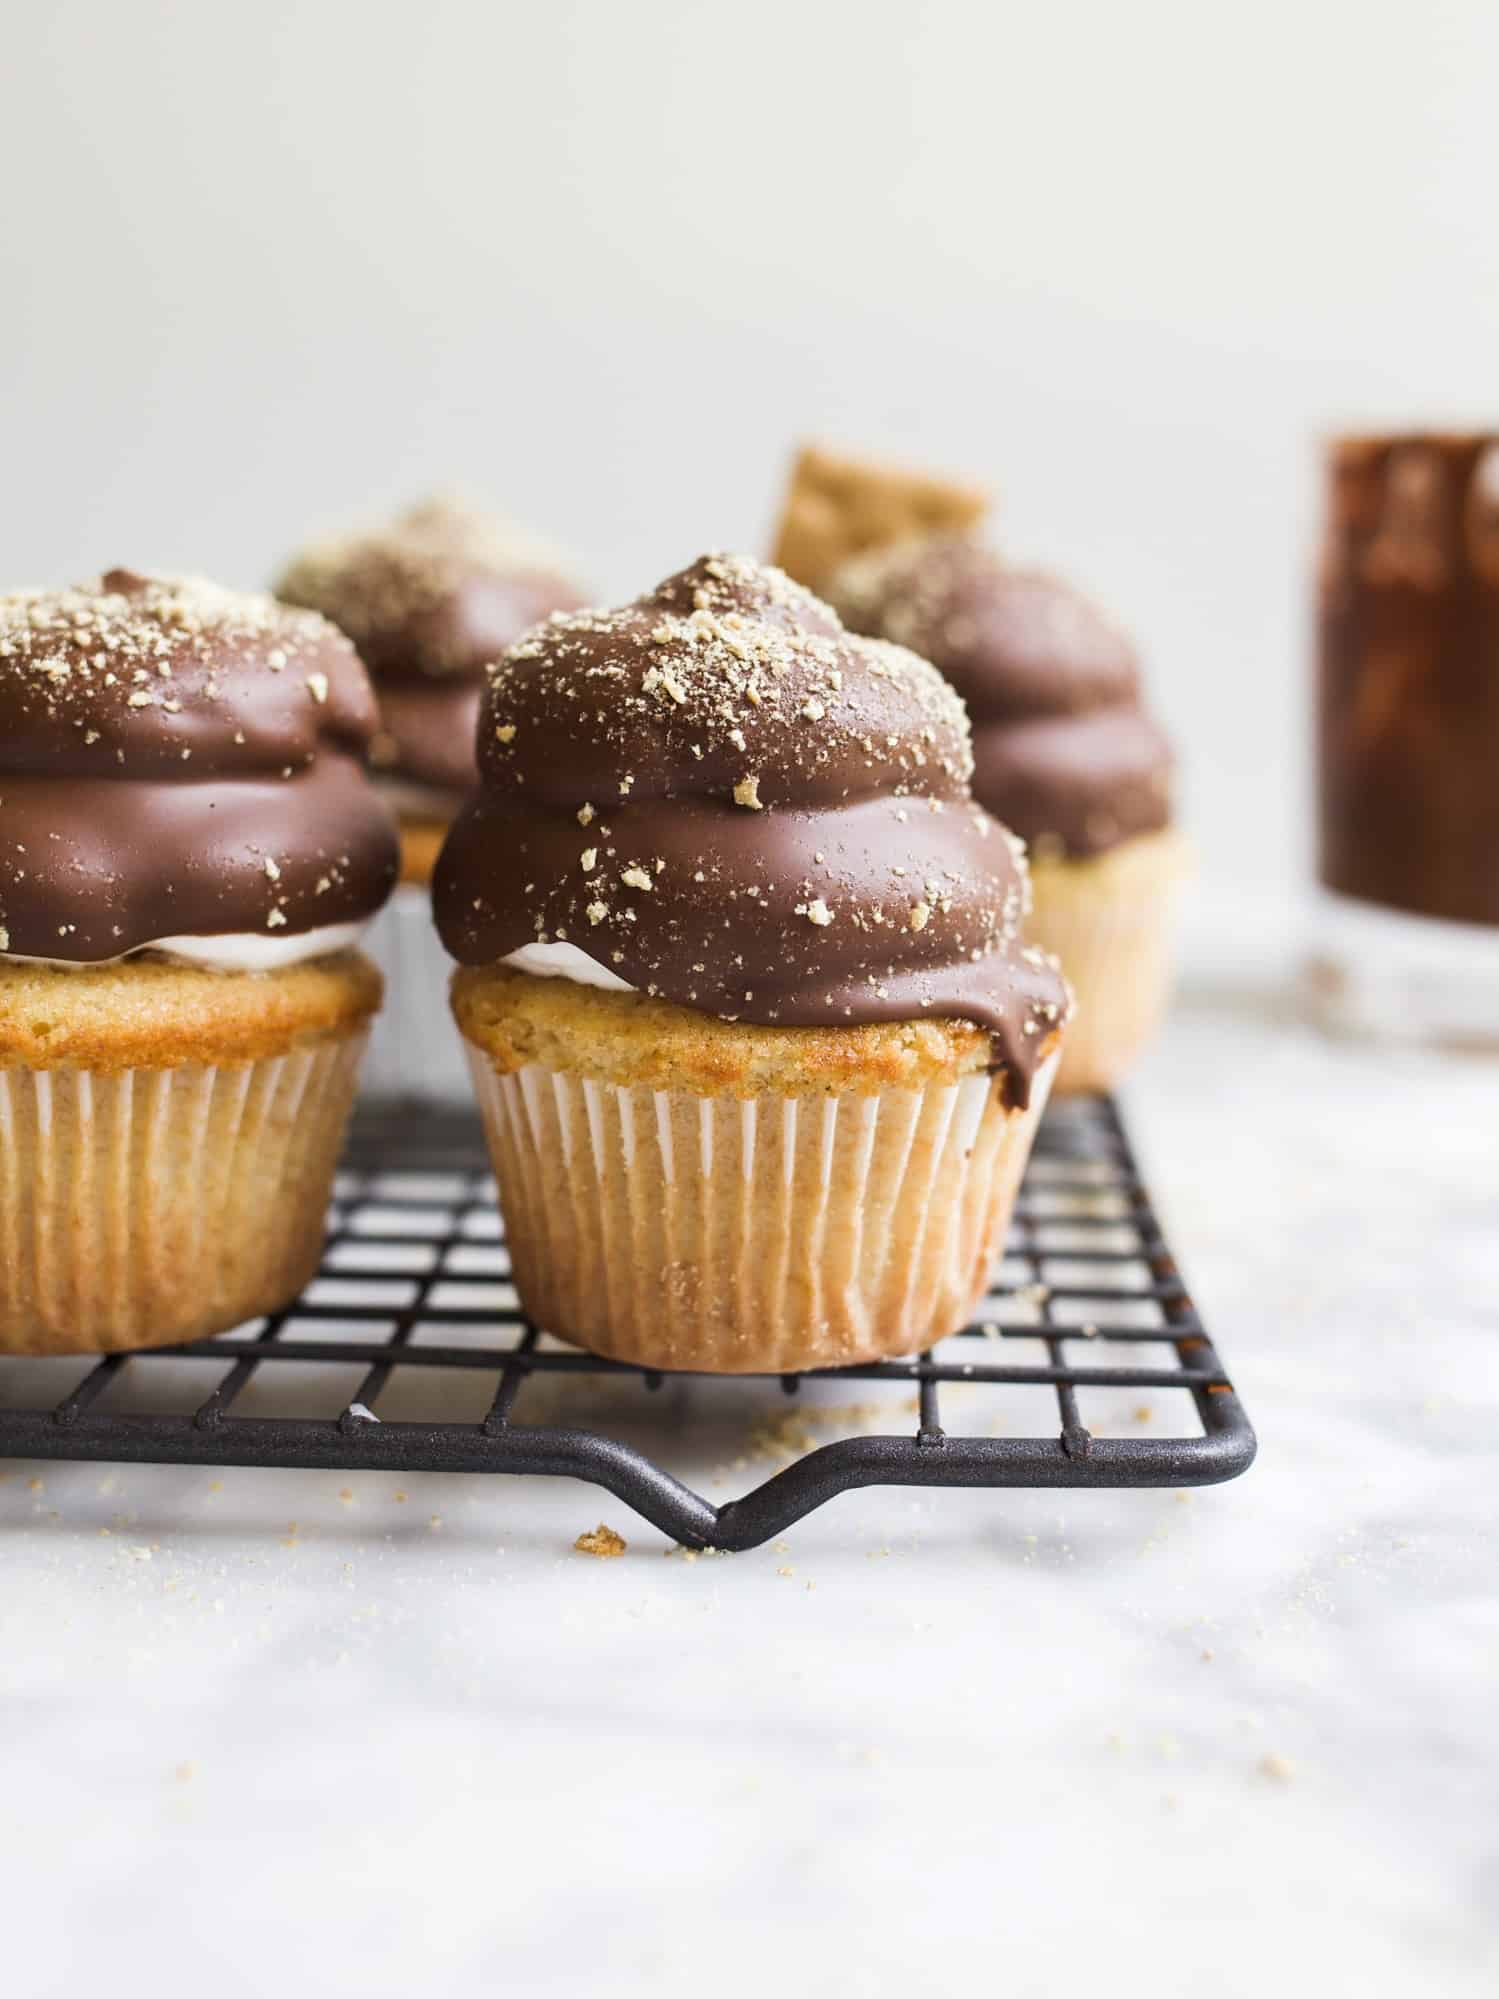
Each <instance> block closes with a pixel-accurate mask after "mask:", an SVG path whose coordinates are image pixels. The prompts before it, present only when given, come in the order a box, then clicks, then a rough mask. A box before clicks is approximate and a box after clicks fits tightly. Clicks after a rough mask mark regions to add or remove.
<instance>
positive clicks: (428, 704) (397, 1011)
mask: <svg viewBox="0 0 1499 1999" xmlns="http://www.w3.org/2000/svg"><path fill="white" fill-rule="evenodd" d="M276 594H277V596H278V597H280V598H281V599H282V600H283V602H285V603H288V604H297V605H301V606H303V607H305V608H306V609H308V610H313V611H321V612H322V613H323V615H324V617H327V618H331V619H332V621H333V623H334V624H335V625H337V626H338V627H339V628H340V629H341V630H342V631H344V632H345V633H347V635H348V636H349V638H351V639H352V640H353V642H354V644H355V646H356V647H357V648H358V651H359V655H360V657H361V658H362V659H363V661H364V663H365V665H366V667H367V668H368V669H369V673H370V677H371V679H372V680H373V681H374V683H375V691H376V695H377V697H378V699H379V703H380V732H379V734H378V736H377V737H376V739H375V743H374V746H373V750H372V754H371V764H372V768H373V770H374V772H375V775H376V778H377V781H378V783H379V785H380V789H381V791H382V792H383V794H384V795H385V797H386V798H387V799H388V800H389V802H390V804H391V805H392V806H393V807H394V809H395V811H396V814H397V816H398V817H399V820H400V825H401V882H402V884H403V886H402V887H401V889H400V890H398V892H397V894H396V896H395V898H394V900H393V901H392V903H391V906H390V909H389V911H388V912H387V914H386V916H385V917H384V918H383V919H382V921H381V923H380V925H379V926H378V928H377V930H376V933H375V935H374V937H373V939H372V940H371V948H372V950H373V951H374V953H375V955H376V956H377V957H378V958H379V959H380V961H381V963H382V964H383V966H384V969H385V971H386V974H387V977H388V979H389V986H390V990H389V996H388V1002H387V1006H386V1010H385V1013H384V1015H383V1016H382V1017H381V1020H380V1022H379V1024H378V1026H377V1028H376V1030H375V1035H374V1041H373V1045H372V1047H371V1050H370V1059H369V1062H368V1064H367V1065H366V1072H365V1079H366V1085H367V1087H368V1088H369V1089H370V1090H372V1091H375V1092H378V1093H380V1094H385V1095H401V1094H407V1093H415V1094H419V1095H423V1096H431V1097H438V1098H453V1097H458V1098H465V1099H466V1098H467V1096H468V1094H469V1088H468V1077H467V1073H466V1071H465V1069H464V1066H463V1062H462V1059H461V1057H460V1055H459V1052H458V1049H457V1046H456V1044H455V1043H454V1042H453V1039H452V1037H451V1035H448V1034H446V1033H443V1034H439V1035H438V1036H437V1037H436V1038H433V1036H432V1031H431V1023H432V1016H433V1013H434V1011H435V1010H438V1009H440V1008H441V1006H442V1003H443V1002H442V995H443V993H444V992H445V990H446V985H447V969H448V968H447V966H446V964H445V962H444V960H443V957H442V954H441V952H440V951H439V950H438V949H437V947H436V944H435V941H434V939H433V936H432V918H431V909H430V905H429V900H428V884H429V882H430V880H431V876H432V864H433V862H434V860H435V859H436V857H437V851H438V849H439V847H440V846H441V845H442V841H443V836H444V835H445V833H446V832H447V829H448V826H449V825H450V824H451V822H452V820H453V817H454V815H455V814H456V813H457V811H458V808H459V806H460V805H461V804H462V803H463V800H464V798H465V797H466V796H467V794H468V792H469V791H470V790H471V789H472V788H473V786H474V785H475V783H476V782H477V781H478V773H477V771H476V768H475V765H474V730H475V727H476V724H477V721H478V714H479V698H480V694H481V692H482V690H483V685H484V669H485V667H486V666H488V665H489V664H490V662H491V661H493V660H495V659H498V658H499V656H500V654H501V653H502V652H504V650H505V648H506V647H507V646H509V645H511V644H512V643H513V642H514V641H515V640H516V639H518V638H519V637H520V636H521V634H522V633H523V632H525V631H526V630H528V629H529V627H530V626H532V625H534V624H536V623H537V622H538V621H539V620H540V619H542V618H545V617H546V616H547V615H548V614H549V613H550V612H552V611H556V610H563V609H573V608H576V607H577V606H578V605H580V604H581V603H582V601H583V600H582V598H581V597H580V595H579V594H578V592H577V590H576V589H575V587H574V586H573V584H572V583H571V582H569V580H568V578H567V576H566V575H565V574H564V571H563V566H562V563H561V560H560V558H558V557H557V556H555V555H554V554H553V553H552V552H551V551H550V550H548V549H546V548H545V547H543V546H542V545H541V544H540V543H537V542H532V541H529V540H527V539H526V538H525V537H524V536H523V535H521V534H520V533H519V532H518V531H517V530H516V529H514V528H511V527H509V526H507V525H506V524H505V523H504V522H502V521H499V520H496V519H495V518H494V517H493V516H491V515H489V514H487V513H485V512H483V511H482V510H480V509H479V508H477V507H475V506H473V505H472V504H470V503H468V502H466V501H463V500H456V499H451V498H447V499H434V500H428V501H426V502H424V503H423V504H422V505H420V506H417V507H413V508H412V509H411V510H410V512H409V513H406V514H403V515H401V516H400V518H399V519H397V520H396V521H394V522H392V523H391V525H390V526H389V527H384V528H375V529H372V530H371V531H369V532H367V533H362V534H353V535H349V536H346V537H344V538H342V539H338V540H332V541H325V542H319V543H316V544H314V545H313V546H312V547H309V548H308V549H306V550H305V551H304V552H303V553H302V554H301V555H299V556H297V557H296V559H295V560H294V561H293V562H292V563H291V564H290V565H289V567H288V568H287V569H286V571H285V572H284V574H283V575H282V577H281V579H280V581H279V582H278V583H277V585H276Z"/></svg>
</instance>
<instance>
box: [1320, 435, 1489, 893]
mask: <svg viewBox="0 0 1499 1999" xmlns="http://www.w3.org/2000/svg"><path fill="white" fill-rule="evenodd" d="M1328 465H1329V472H1330V492H1329V501H1328V527H1327V542H1326V549H1325V556H1324V563H1323V571H1322V579H1321V592H1320V659H1321V668H1320V678H1319V701H1318V725H1319V762H1318V773H1319V780H1320V782H1319V799H1318V805H1319V826H1320V847H1319V855H1320V874H1321V879H1322V882H1323V884H1324V886H1325V887H1326V888H1328V889H1330V890H1332V891H1333V892H1334V893H1335V894H1336V895H1338V896H1346V897H1350V898H1352V899H1353V900H1354V901H1355V902H1358V903H1362V904H1375V905H1381V906H1383V907H1385V908H1388V909H1396V910H1403V911H1406V912H1408V913H1410V914H1413V915H1416V916H1421V917H1429V918H1439V919H1444V920H1445V921H1447V922H1449V923H1457V924H1491V925H1499V432H1486V433H1475V434H1472V435H1455V434H1451V435H1449V434H1440V433H1434V434H1425V433H1412V434H1409V435H1405V436H1392V437H1345V438H1340V439H1338V440H1337V441H1336V442H1334V443H1333V444H1332V445H1331V447H1330V449H1329V454H1328Z"/></svg>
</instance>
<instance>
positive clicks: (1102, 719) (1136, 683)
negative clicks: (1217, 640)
mask: <svg viewBox="0 0 1499 1999" xmlns="http://www.w3.org/2000/svg"><path fill="white" fill-rule="evenodd" d="M829 596H830V599H831V601H832V602H833V604H834V605H835V606H836V608H837V610H838V611H839V613H840V615H841V616H842V618H843V619H844V621H845V623H847V624H848V625H849V626H850V628H851V629H853V630H854V631H858V632H863V633H866V634H869V635H870V636H873V637H878V638H882V639H886V640H890V641H892V642H894V643H897V644H900V645H903V646H909V647H910V648H911V649H912V650H913V651H916V652H918V653H920V654H921V655H922V657H923V658H926V659H929V660H931V661H932V662H933V664H934V665H935V666H937V667H938V668H939V669H940V670H941V672H942V673H943V674H944V675H945V676H946V678H947V679H948V680H949V681H950V682H951V684H952V685H953V687H954V688H956V690H957V692H958V693H959V694H960V695H961V696H962V698H963V700H964V701H965V702H966V704H967V706H968V711H969V714H970V716H971V717H972V722H973V754H974V776H973V790H974V796H975V797H976V798H977V799H978V800H979V802H980V803H981V804H982V805H984V806H986V807H987V808H988V810H989V811H991V812H993V813H996V814H998V815H1000V816H1001V817H1002V818H1003V819H1004V821H1005V822H1006V824H1008V825H1009V826H1011V827H1013V828H1014V830H1015V831H1016V832H1017V833H1018V834H1019V835H1020V836H1021V837H1022V838H1023V839H1024V840H1025V841H1026V843H1027V845H1028V847H1029V850H1030V860H1031V883H1032V890H1033V908H1032V911H1031V915H1030V918H1029V921H1028V925H1027V934H1028V936H1030V937H1031V938H1032V939H1034V940H1035V941H1036V942H1037V943H1039V944H1040V945H1041V946H1042V947H1043V948H1044V949H1045V950H1047V951H1049V952H1052V953H1054V954H1055V955H1056V956H1057V957H1058V958H1059V959H1060V961H1061V964H1062V967H1063V969H1064V971H1065V972H1066V974H1067V977H1068V979H1069V980H1070V981H1071V983H1072V986H1073V988H1074V990H1075V992H1076V995H1077V1017H1076V1019H1075V1021H1074V1023H1073V1025H1072V1028H1071V1030H1070V1032H1069V1034H1068V1038H1067V1049H1066V1053H1065V1055H1064V1056H1063V1059H1062V1066H1061V1071H1060V1074H1059V1076H1058V1079H1057V1087H1058V1089H1059V1090H1071V1091H1083V1090H1103V1089H1109V1088H1111V1087H1112V1086H1113V1085H1114V1084H1115V1083H1116V1082H1117V1081H1118V1080H1119V1078H1120V1077H1121V1076H1122V1075H1123V1074H1124V1073H1125V1072H1126V1071H1127V1070H1128V1068H1129V1066H1130V1064H1131V1063H1132V1062H1133V1061H1134V1059H1135V1057H1136V1055H1137V1054H1138V1053H1139V1051H1140V1049H1141V1047H1142V1046H1143V1045H1144V1043H1145V1042H1146V1040H1147V1039H1148V1038H1149V1036H1150V1035H1151V1033H1152V1032H1153V1031H1154V1029H1155V1028H1156V1026H1157V1025H1158V1024H1159V1021H1160V1019H1161V1016H1162V1014H1163V1013H1164V1010H1165V1006H1166V1001H1167V997H1168V992H1169V980H1170V944H1171V918H1172V910H1173V905H1174V902H1175V897H1176V890H1177V886H1178V883H1179V881H1180V879H1181V877H1182V875H1183V874H1184V872H1185V849H1184V845H1183V842H1182V840H1181V838H1180V835H1179V834H1178V833H1176V832H1175V831H1174V829H1173V827H1172V802H1171V780H1172V770H1173V757H1172V751H1171V747H1170V744H1169V743H1168V741H1167V739H1166V736H1165V735H1164V733H1163V731H1162V730H1161V728H1160V726H1159V724H1158V723H1157V722H1156V721H1155V719H1154V717H1153V716H1152V715H1151V714H1150V712H1149V711H1148V709H1147V708H1146V706H1145V705H1144V700H1143V695H1142V690H1141V679H1140V669H1139V663H1138V660H1137V657H1136V654H1135V650H1134V647H1133V646H1132V645H1131V643H1130V641H1129V639H1128V638H1127V637H1126V635H1125V634H1124V633H1123V632H1122V631H1121V630H1120V628H1119V627H1118V626H1117V625H1116V624H1115V623H1114V622H1113V620H1112V619H1110V618H1108V617H1107V616H1105V615H1104V613H1103V612H1101V611H1100V610H1098V609H1097V608H1096V607H1095V606H1094V605H1093V604H1092V603H1090V602H1089V601H1088V599H1087V598H1085V597H1083V596H1082V595H1080V594H1079V593H1078V592H1077V591H1076V590H1074V589H1073V588H1072V587H1071V586H1070V585H1068V584H1066V583H1064V582H1061V581H1059V580H1058V579H1057V578H1056V577H1054V576H1050V575H1047V574H1044V573H1042V572H1040V571H1037V570H1031V569H1023V568H1016V567H1012V566H1011V565H1010V564H1009V563H1007V562H1006V561H1004V560H1003V559H1002V558H1001V557H1000V556H999V555H997V554H995V553H994V552H993V551H992V550H990V549H989V548H986V547H985V546H984V545H983V544H982V543H980V542H978V541H976V540H973V539H970V538H968V537H965V536H952V537H940V538H935V539H930V540H926V541H905V542H901V543H898V544H896V545H894V546H892V547H890V548H885V549H879V550H875V551H872V552H870V553H868V554H866V555H863V556H860V557H857V558H855V559H854V560H853V561H852V562H849V563H847V564H845V565H844V566H843V568H841V569H840V570H839V571H838V573H837V575H836V576H835V577H834V579H833V581H832V583H831V585H830V586H829Z"/></svg>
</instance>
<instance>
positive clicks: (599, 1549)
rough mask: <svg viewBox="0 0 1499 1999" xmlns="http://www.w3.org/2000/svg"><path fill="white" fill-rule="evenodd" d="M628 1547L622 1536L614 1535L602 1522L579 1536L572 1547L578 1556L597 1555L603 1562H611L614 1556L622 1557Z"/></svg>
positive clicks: (611, 1529)
mask: <svg viewBox="0 0 1499 1999" xmlns="http://www.w3.org/2000/svg"><path fill="white" fill-rule="evenodd" d="M629 1545H630V1544H629V1542H628V1541H626V1539H625V1537H624V1535H623V1534H616V1533H615V1531H614V1529H613V1528H612V1527H606V1526H605V1525H604V1523H603V1521H602V1520H601V1521H600V1522H599V1524H598V1526H597V1527H595V1528H594V1529H593V1530H592V1532H590V1533H586V1534H580V1535H579V1536H578V1538H577V1540H576V1541H574V1542H573V1547H574V1548H575V1549H576V1550H577V1552H578V1553H579V1554H580V1555H598V1556H600V1557H602V1558H603V1559H605V1560H612V1559H613V1557H614V1556H616V1555H622V1554H623V1553H624V1552H625V1549H626V1548H627V1547H628V1546H629Z"/></svg>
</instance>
